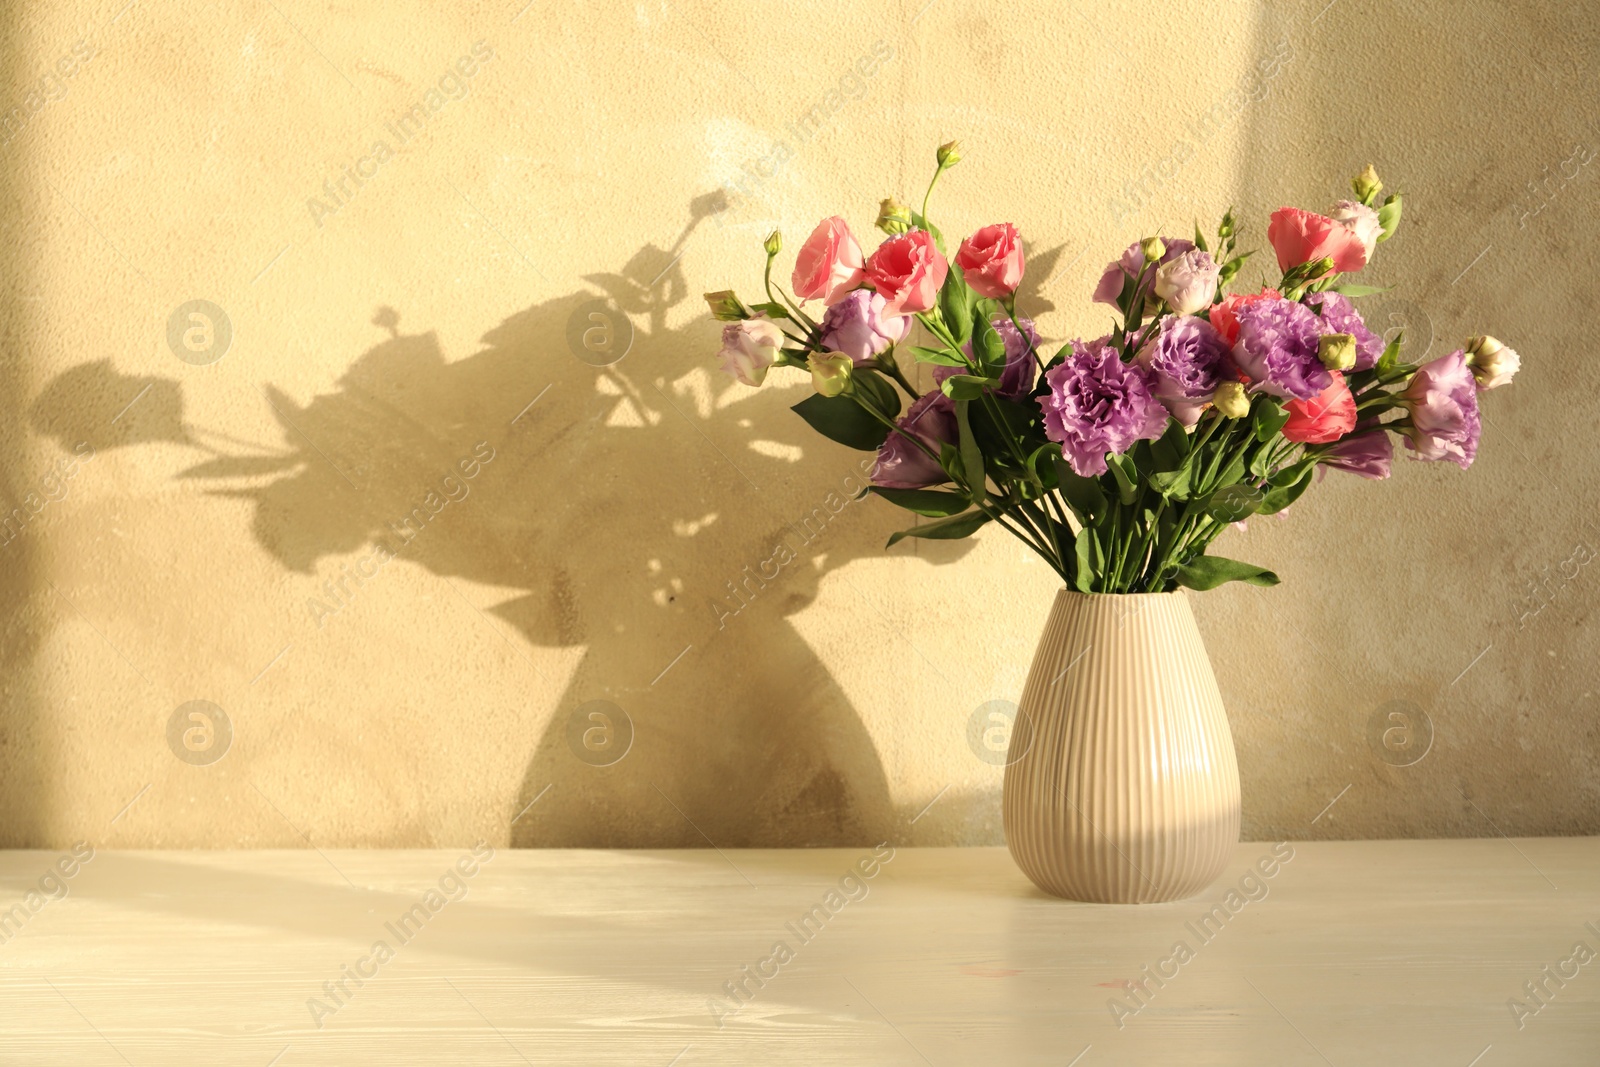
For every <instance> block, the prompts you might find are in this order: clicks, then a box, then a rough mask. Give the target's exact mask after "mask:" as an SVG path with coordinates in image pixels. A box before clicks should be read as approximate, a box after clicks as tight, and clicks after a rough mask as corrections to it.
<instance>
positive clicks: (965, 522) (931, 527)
mask: <svg viewBox="0 0 1600 1067" xmlns="http://www.w3.org/2000/svg"><path fill="white" fill-rule="evenodd" d="M988 521H989V516H987V515H985V514H984V513H983V512H981V511H969V512H967V513H966V514H964V515H952V516H951V517H950V518H948V519H940V520H939V521H938V522H930V523H928V524H927V525H926V526H913V527H911V529H909V530H901V531H899V532H898V533H894V534H890V535H889V543H888V544H886V545H884V546H883V547H884V548H893V547H894V546H895V545H896V544H898V543H899V542H901V541H903V540H905V539H906V538H907V537H924V538H928V539H930V540H938V541H958V540H960V539H961V538H963V537H970V536H972V534H974V533H976V532H977V531H978V529H979V527H981V526H983V524H984V523H986V522H988Z"/></svg>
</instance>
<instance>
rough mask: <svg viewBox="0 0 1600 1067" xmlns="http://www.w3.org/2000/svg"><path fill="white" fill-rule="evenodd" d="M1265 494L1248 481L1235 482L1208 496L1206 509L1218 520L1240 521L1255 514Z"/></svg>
mask: <svg viewBox="0 0 1600 1067" xmlns="http://www.w3.org/2000/svg"><path fill="white" fill-rule="evenodd" d="M1264 497H1265V494H1264V493H1262V492H1261V490H1260V489H1257V488H1256V487H1255V486H1253V485H1251V484H1249V483H1248V482H1235V483H1233V484H1232V485H1225V486H1223V487H1222V488H1221V489H1218V490H1217V491H1216V492H1214V493H1212V494H1211V495H1210V496H1208V497H1206V500H1205V510H1206V513H1207V514H1209V515H1210V516H1211V517H1212V518H1214V519H1216V520H1217V521H1218V522H1239V521H1240V520H1241V519H1244V518H1246V517H1247V516H1250V515H1254V514H1255V512H1256V509H1257V508H1258V507H1260V506H1261V501H1262V500H1263V499H1264Z"/></svg>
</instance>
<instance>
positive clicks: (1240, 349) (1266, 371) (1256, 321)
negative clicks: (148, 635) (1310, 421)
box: [1233, 299, 1335, 400]
mask: <svg viewBox="0 0 1600 1067" xmlns="http://www.w3.org/2000/svg"><path fill="white" fill-rule="evenodd" d="M1234 314H1235V317H1236V318H1238V320H1239V340H1238V341H1237V342H1236V343H1235V344H1234V346H1233V360H1234V362H1235V363H1237V364H1238V365H1239V369H1240V370H1242V371H1244V372H1245V373H1246V374H1248V375H1249V376H1250V382H1251V384H1252V385H1253V386H1254V387H1255V388H1257V389H1259V390H1260V391H1261V392H1263V393H1269V394H1271V395H1272V396H1279V397H1294V398H1296V399H1299V400H1310V399H1311V398H1312V397H1314V396H1317V395H1318V394H1319V393H1321V392H1322V391H1323V390H1324V389H1326V388H1328V386H1330V385H1332V384H1333V376H1332V375H1331V374H1329V373H1328V369H1327V368H1326V367H1324V366H1323V365H1322V360H1321V358H1320V357H1319V356H1318V355H1317V342H1318V340H1320V339H1321V337H1322V335H1323V334H1324V333H1334V332H1335V331H1333V330H1324V329H1323V325H1322V320H1321V319H1319V318H1317V313H1316V312H1314V311H1312V310H1311V309H1310V308H1308V307H1306V306H1305V305H1304V304H1301V303H1297V302H1295V301H1293V300H1274V299H1267V300H1257V301H1254V302H1252V303H1249V304H1243V305H1241V306H1240V307H1239V309H1238V310H1237V311H1236V312H1235V313H1234Z"/></svg>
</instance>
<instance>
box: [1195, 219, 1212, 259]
mask: <svg viewBox="0 0 1600 1067" xmlns="http://www.w3.org/2000/svg"><path fill="white" fill-rule="evenodd" d="M1194 246H1195V247H1196V248H1198V249H1199V250H1200V251H1202V252H1209V251H1211V249H1210V248H1209V247H1207V245H1206V235H1205V234H1203V233H1201V232H1200V221H1199V220H1198V219H1196V220H1195V224H1194Z"/></svg>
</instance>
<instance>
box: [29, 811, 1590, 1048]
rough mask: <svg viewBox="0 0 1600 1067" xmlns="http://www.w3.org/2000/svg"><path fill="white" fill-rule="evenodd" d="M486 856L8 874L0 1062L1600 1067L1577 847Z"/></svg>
mask: <svg viewBox="0 0 1600 1067" xmlns="http://www.w3.org/2000/svg"><path fill="white" fill-rule="evenodd" d="M489 851H490V850H487V849H485V850H483V852H482V854H480V856H479V857H477V858H474V857H473V855H472V852H471V850H460V851H438V852H423V851H415V852H388V851H326V852H318V851H315V850H306V851H284V852H231V853H228V852H210V853H207V852H123V853H111V852H100V853H98V854H95V855H93V856H92V858H90V859H88V861H87V862H80V861H77V860H74V859H73V858H72V857H71V855H70V854H68V853H63V854H57V853H47V852H5V853H0V939H4V943H3V944H0V1063H3V1064H19V1065H22V1064H25V1065H28V1067H36V1065H39V1064H73V1065H96V1064H111V1065H116V1064H134V1065H138V1067H145V1065H150V1067H156V1065H161V1067H166V1065H173V1064H205V1065H234V1064H237V1065H240V1067H267V1065H269V1064H271V1065H274V1067H297V1065H303V1064H457V1063H462V1064H507V1065H516V1064H524V1063H527V1064H590V1063H606V1064H627V1065H630V1067H640V1065H644V1067H652V1065H659V1067H668V1065H678V1067H696V1065H700V1064H740V1065H747V1064H806V1065H817V1064H870V1065H874V1067H881V1065H897V1064H935V1065H939V1067H943V1065H946V1064H951V1065H954V1064H984V1065H995V1067H999V1065H1009V1064H1040V1065H1052V1067H1067V1065H1069V1064H1070V1065H1076V1067H1099V1065H1101V1064H1145V1063H1150V1064H1156V1063H1160V1064H1173V1065H1177V1064H1183V1065H1204V1064H1219V1065H1227V1067H1240V1065H1247V1064H1260V1065H1263V1067H1294V1065H1300V1064H1306V1065H1325V1064H1336V1065H1339V1067H1345V1065H1349V1067H1370V1065H1375V1064H1406V1065H1413V1064H1441V1065H1450V1067H1509V1065H1535V1064H1550V1065H1552V1067H1555V1065H1559V1067H1574V1065H1593V1064H1600V956H1594V958H1590V957H1591V956H1593V954H1594V953H1597V952H1600V839H1596V838H1559V839H1558V838H1544V839H1533V840H1516V841H1511V840H1506V839H1494V840H1470V841H1371V842H1322V843H1315V844H1293V845H1279V846H1276V847H1275V846H1274V845H1272V844H1270V843H1253V844H1242V845H1240V846H1239V848H1238V852H1237V854H1236V856H1235V861H1234V864H1233V865H1232V867H1230V869H1229V870H1228V872H1227V873H1226V874H1225V875H1224V876H1223V877H1222V879H1220V880H1219V881H1218V882H1217V884H1216V885H1214V886H1212V887H1211V888H1210V889H1208V890H1207V891H1206V892H1204V893H1202V894H1200V895H1198V896H1196V897H1195V898H1193V899H1191V900H1188V901H1184V902H1181V903H1176V904H1163V905H1146V906H1140V907H1117V906H1103V905H1085V904H1073V903H1067V902H1064V901H1058V900H1054V899H1050V898H1048V897H1045V896H1044V895H1042V894H1041V893H1039V892H1038V891H1036V890H1035V889H1034V888H1033V887H1032V886H1031V885H1030V884H1029V883H1028V882H1027V881H1026V880H1025V879H1024V878H1023V877H1022V875H1021V874H1020V873H1019V872H1018V871H1017V869H1016V867H1015V866H1013V864H1012V863H1011V860H1010V858H1009V856H1007V854H1006V852H1005V851H1004V850H1003V849H899V850H892V849H890V848H888V847H884V848H882V849H880V850H878V852H877V854H876V855H875V854H874V850H872V849H870V848H860V849H828V850H816V851H725V852H718V851H714V850H705V851H682V852H590V851H526V850H525V851H511V850H508V849H500V850H495V851H493V852H492V855H489ZM63 857H64V858H63ZM66 870H70V872H71V877H64V876H63V875H62V873H61V872H62V871H66ZM1263 871H1270V876H1268V875H1266V874H1264V873H1262V872H1263ZM463 872H470V873H463ZM869 873H870V877H868V876H867V875H868V874H869ZM1230 890H1231V891H1232V893H1233V895H1232V896H1231V897H1230V895H1229V894H1230ZM63 893H64V894H65V895H62V894H63ZM30 894H34V895H32V896H30ZM30 905H31V907H30ZM5 909H11V910H9V911H7V910H5ZM18 909H20V910H18ZM408 916H409V918H408ZM1207 916H1209V918H1207ZM1590 924H1593V925H1590ZM1180 943H1181V945H1182V947H1183V951H1178V949H1179V946H1180ZM380 945H381V948H380ZM780 945H781V946H782V948H781V949H780V948H779V946H780ZM1580 945H1582V946H1583V949H1582V950H1579V949H1578V946H1580ZM1547 967H1548V968H1550V970H1549V971H1546V970H1545V969H1546V968H1547ZM1152 975H1154V977H1153V978H1152V977H1150V976H1152ZM752 976H753V977H752ZM1163 976H1165V977H1163ZM1130 980H1131V981H1139V980H1143V981H1144V983H1145V985H1144V989H1143V990H1140V989H1139V988H1137V987H1134V988H1129V986H1128V985H1127V984H1126V983H1128V982H1129V981H1130ZM1530 982H1531V983H1535V985H1534V987H1533V988H1534V991H1535V992H1537V993H1539V995H1538V997H1537V998H1536V997H1535V996H1534V995H1532V994H1530V992H1529V987H1527V986H1525V983H1530ZM737 983H742V987H741V986H740V985H738V984H737ZM1540 983H1542V987H1543V988H1542V990H1540V988H1539V984H1540ZM730 991H732V992H733V993H734V994H735V995H734V996H733V997H730V996H729V992H730ZM1518 1003H1520V1004H1521V1005H1523V1008H1522V1010H1521V1011H1518V1010H1515V1009H1516V1005H1517V1004H1518ZM1118 1005H1120V1007H1118Z"/></svg>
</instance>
